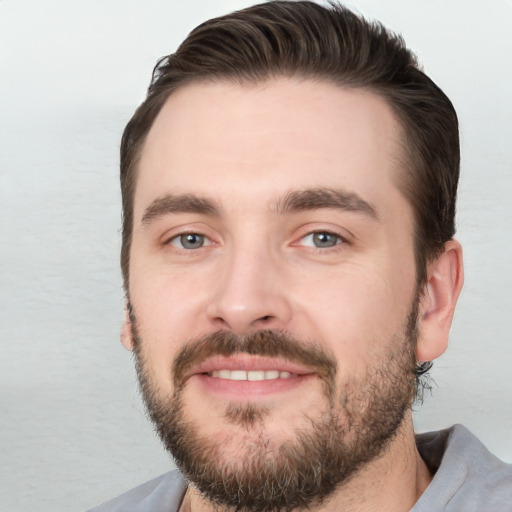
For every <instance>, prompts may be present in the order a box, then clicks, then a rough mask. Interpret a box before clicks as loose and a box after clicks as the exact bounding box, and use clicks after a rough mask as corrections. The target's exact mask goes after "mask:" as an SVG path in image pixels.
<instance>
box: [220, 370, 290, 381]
mask: <svg viewBox="0 0 512 512" xmlns="http://www.w3.org/2000/svg"><path fill="white" fill-rule="evenodd" d="M210 375H211V376H212V377H216V378H219V379H229V380H270V379H288V378H290V377H291V376H292V374H291V373H290V372H280V371H278V370H268V371H263V370H256V371H249V372H246V371H245V370H214V371H212V372H211V373H210Z"/></svg>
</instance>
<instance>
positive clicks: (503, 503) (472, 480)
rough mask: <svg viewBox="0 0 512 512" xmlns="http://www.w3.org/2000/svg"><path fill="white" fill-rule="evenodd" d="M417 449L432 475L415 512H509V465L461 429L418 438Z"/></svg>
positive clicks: (511, 510)
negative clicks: (482, 511) (484, 511)
mask: <svg viewBox="0 0 512 512" xmlns="http://www.w3.org/2000/svg"><path fill="white" fill-rule="evenodd" d="M417 445H418V450H419V451H420V453H421V456H422V457H423V459H424V460H425V462H426V463H427V465H428V466H429V467H430V468H431V469H432V470H433V472H435V475H434V478H433V480H432V482H431V484H430V485H429V487H428V488H427V490H426V491H425V493H424V494H423V496H422V497H421V498H420V500H419V501H418V503H417V505H416V507H414V509H413V511H414V512H423V511H426V510H428V511H429V512H432V511H438V510H439V511H446V512H451V511H454V512H455V511H460V510H464V511H465V512H473V511H474V512H477V511H481V510H486V511H487V512H512V465H511V464H506V463H505V462H503V461H501V460H500V459H498V458H497V457H495V456H494V455H493V454H492V453H490V452H489V450H487V448H486V447H485V446H484V445H483V444H482V443H481V442H480V441H479V440H478V439H477V438H476V437H475V436H474V435H473V434H471V432H469V430H467V429H466V428H464V427H463V426H462V425H455V426H453V427H451V428H449V429H446V430H442V431H439V432H429V433H427V434H420V435H418V436H417Z"/></svg>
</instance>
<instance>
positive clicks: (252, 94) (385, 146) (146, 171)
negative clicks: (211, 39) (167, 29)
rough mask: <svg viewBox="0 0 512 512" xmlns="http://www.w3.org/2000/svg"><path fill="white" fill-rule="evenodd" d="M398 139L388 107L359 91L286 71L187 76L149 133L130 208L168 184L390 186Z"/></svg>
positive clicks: (270, 191)
mask: <svg viewBox="0 0 512 512" xmlns="http://www.w3.org/2000/svg"><path fill="white" fill-rule="evenodd" d="M401 139H402V134H401V128H400V125H399V123H398V122H397V120H396V118H395V116H394V114H393V112H392V110H391V108H390V107H389V106H388V104H387V103H386V102H385V101H384V100H383V99H382V98H381V97H380V96H378V95H377V94H375V93H373V92H370V91H367V90H363V89H356V88H353V89H349V88H342V87H339V86H336V85H332V84H328V83H325V82H317V81H312V80H298V79H288V78H281V79H276V80H269V81H266V82H263V83H258V84H249V85H240V84H237V83H232V82H227V81H219V82H206V83H203V82H199V83H193V84H190V85H187V86H184V87H182V88H180V89H178V90H177V91H175V92H174V93H173V94H172V95H171V96H170V97H169V99H168V100H167V102H166V103H165V105H164V107H163V108H162V110H161V112H160V113H159V115H158V116H157V118H156V120H155V122H154V124H153V126H152V128H151V130H150V132H149V134H148V137H147V139H146V143H145V145H144V148H143V151H142V155H141V158H140V164H139V175H138V179H137V186H136V194H135V215H136V218H137V210H139V213H140V212H141V211H142V210H141V209H143V208H144V205H147V204H148V203H149V202H151V201H153V200H154V199H155V198H156V197H158V196H159V195H165V194H167V193H178V194H180V193H195V194H198V195H201V196H212V195H213V196H215V195H218V196H219V199H220V200H221V201H222V200H223V199H227V198H228V197H231V200H235V199H236V197H239V196H240V194H241V192H245V193H247V192H248V191H251V195H252V196H256V195H258V194H262V195H261V196H260V197H264V196H266V197H268V198H269V200H270V199H271V198H272V197H273V196H276V197H278V196H279V194H280V193H282V192H283V191H285V190H286V191H289V190H293V189H294V188H299V189H300V188H306V189H307V188H313V187H330V188H343V189H346V190H348V191H351V192H352V191H353V192H356V193H357V194H359V195H362V196H365V195H366V196H368V197H369V199H371V198H372V197H373V199H378V196H379V195H383V194H384V193H385V188H386V189H388V188H389V187H392V188H393V189H396V186H395V185H394V180H395V179H396V177H397V173H398V168H399V162H400V160H401V155H402V149H401ZM388 192H389V191H388ZM395 192H397V190H395Z"/></svg>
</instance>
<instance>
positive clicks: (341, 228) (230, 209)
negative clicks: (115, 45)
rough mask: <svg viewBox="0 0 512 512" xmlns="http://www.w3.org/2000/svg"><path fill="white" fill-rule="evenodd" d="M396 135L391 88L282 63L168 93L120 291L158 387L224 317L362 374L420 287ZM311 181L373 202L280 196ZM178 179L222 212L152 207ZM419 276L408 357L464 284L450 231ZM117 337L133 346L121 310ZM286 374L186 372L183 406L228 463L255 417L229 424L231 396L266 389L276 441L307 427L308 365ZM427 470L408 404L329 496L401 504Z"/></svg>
mask: <svg viewBox="0 0 512 512" xmlns="http://www.w3.org/2000/svg"><path fill="white" fill-rule="evenodd" d="M401 138H402V133H401V127H400V125H399V123H398V122H397V120H396V118H395V116H394V115H393V113H392V111H391V109H390V108H389V107H388V105H387V104H386V103H385V101H383V100H382V99H381V98H380V97H379V96H377V95H375V94H374V93H371V92H368V91H364V90H359V89H355V90H354V89H351V90H349V89H343V88H340V87H337V86H334V85H330V84H326V83H323V82H313V81H309V80H303V81H299V80H292V79H285V78H281V79H276V80H272V81H268V82H265V83H262V84H257V85H243V86H241V85H237V84H233V83H229V82H214V83H210V82H209V83H196V84H191V85H187V86H185V87H183V88H181V89H179V90H178V91H176V92H175V93H173V95H172V96H171V97H170V98H169V100H168V101H167V103H166V104H165V106H164V107H163V109H162V111H161V113H160V114H159V116H158V117H157V119H156V121H155V123H154V125H153V127H152V128H151V131H150V133H149V135H148V138H147V141H146V144H145V146H144V148H143V153H142V156H141V160H140V167H139V176H138V179H137V183H136V190H135V198H134V199H135V201H134V229H133V242H132V247H131V258H130V289H129V297H130V301H131V304H132V305H133V308H134V311H135V313H136V317H137V328H138V331H139V334H140V335H141V338H142V339H143V340H144V347H143V350H144V357H145V358H146V360H147V361H148V363H149V365H150V367H151V372H152V379H153V380H154V382H155V383H156V384H157V386H158V388H159V391H160V392H161V393H162V394H163V395H168V396H170V395H172V393H173V380H172V372H171V368H172V362H173V358H174V356H175V354H176V353H177V352H178V351H179V349H180V348H182V347H183V346H184V345H185V344H187V343H188V342H189V341H190V340H191V339H194V338H196V337H199V336H202V335H205V334H207V333H211V332H215V331H218V330H229V331H232V332H234V333H237V334H246V333H249V332H253V331H256V330H259V329H279V330H283V331H286V332H289V333H291V334H293V335H294V336H296V337H297V338H299V339H300V340H303V341H304V342H305V343H308V342H310V343H316V344H319V345H321V346H322V347H323V348H325V349H326V350H327V351H328V352H329V353H330V354H332V355H333V356H334V358H335V360H336V361H337V364H338V385H339V386H340V389H350V386H357V385H358V384H359V383H362V382H364V381H365V377H366V376H367V372H368V369H369V368H374V367H375V366H376V364H377V362H378V361H379V359H381V358H383V357H384V356H385V354H387V353H389V352H390V351H392V350H393V349H394V348H396V347H395V346H394V344H397V343H399V342H400V335H401V334H402V333H403V331H404V322H405V319H406V317H407V314H408V313H409V311H410V307H411V303H412V301H413V299H414V296H415V291H416V290H415V275H416V269H415V263H414V261H415V260H414V253H413V228H414V225H413V216H412V209H411V206H410V205H409V203H408V202H407V200H406V199H405V198H404V197H403V196H402V194H401V193H400V191H399V190H398V188H397V186H396V183H397V180H399V178H400V162H401V161H402V153H401V151H402V150H401V149H400V141H401ZM308 189H315V190H316V189H329V190H333V189H334V190H336V191H343V192H344V193H349V194H352V195H356V196H357V197H358V198H359V199H360V200H362V201H364V203H365V204H367V205H370V206H371V209H372V210H373V213H370V212H369V211H367V210H357V211H347V210H346V209H341V208H332V207H318V208H313V209H300V210H289V209H283V208H282V207H281V206H282V203H283V198H284V197H285V196H286V194H289V193H290V192H294V191H304V190H308ZM183 194H188V195H190V194H192V195H194V196H197V197H200V198H202V199H206V200H208V201H209V202H210V203H211V204H212V205H214V206H215V207H216V210H217V211H216V212H215V213H212V212H211V211H198V210H197V209H194V208H189V207H188V208H187V210H190V211H179V212H176V211H174V212H172V211H165V208H163V209H162V208H161V209H160V210H159V211H157V209H155V208H153V210H151V206H152V205H153V207H154V206H155V204H156V203H155V201H157V200H159V199H162V198H164V197H167V196H171V195H172V196H173V197H176V196H180V195H183ZM167 210H168V209H167ZM148 211H149V212H151V214H150V215H148ZM325 232H327V233H331V234H332V235H331V238H330V240H333V241H334V243H335V245H333V246H332V247H315V243H314V242H315V240H314V238H313V235H312V234H313V233H325ZM190 233H197V234H200V235H202V236H204V237H205V238H204V240H205V244H204V245H203V246H202V247H198V248H195V249H186V248H184V247H183V245H182V241H183V239H182V238H180V236H182V235H185V234H190ZM428 276H429V280H428V283H427V286H426V288H425V290H424V292H425V293H424V294H423V298H422V301H421V304H420V312H419V332H420V337H419V341H418V344H417V347H416V354H417V358H418V360H431V359H434V358H436V357H438V356H439V355H441V354H442V353H443V352H444V350H445V348H446V344H447V340H448V332H449V328H450V324H451V319H452V315H453V309H454V307H455V303H456V300H457V297H458V294H459V292H460V289H461V286H462V254H461V249H460V245H459V244H458V243H457V242H456V241H453V240H452V241H450V242H448V243H447V244H446V247H445V251H444V252H443V254H441V256H440V257H439V258H438V259H437V260H435V261H434V262H431V263H430V264H429V268H428ZM122 339H123V343H124V345H125V346H126V347H127V348H129V349H131V348H132V341H133V340H132V336H131V333H130V326H129V321H128V320H127V321H126V323H125V329H124V330H123V337H122ZM281 363H282V365H283V367H284V366H285V363H283V362H280V361H277V362H276V361H271V362H269V361H266V362H265V361H264V362H262V361H258V360H257V358H250V357H249V358H244V360H243V361H242V360H238V361H234V362H233V361H231V362H229V363H227V362H226V361H220V362H217V363H215V362H214V363H212V364H213V366H215V364H216V365H217V366H216V368H219V369H220V368H222V367H225V366H226V365H227V364H233V366H234V367H236V366H237V365H238V366H244V368H245V367H246V368H247V369H264V368H262V366H263V367H265V365H267V366H271V365H274V366H278V367H279V365H280V364H281ZM223 365H224V366H223ZM272 369H274V367H272ZM307 370H308V369H307V368H302V369H300V371H298V373H301V372H305V373H307ZM282 384H283V383H280V384H279V385H277V384H276V382H275V381H274V382H273V383H272V381H264V383H261V382H260V383H258V384H257V385H256V384H254V385H251V384H247V383H245V384H240V383H237V382H233V381H229V380H226V381H224V382H221V383H220V385H219V379H217V380H216V382H213V379H206V378H204V376H200V375H192V376H191V377H190V379H189V380H188V383H187V387H186V389H185V391H184V407H185V412H186V414H187V416H188V418H189V419H190V420H191V421H194V422H196V424H198V425H200V426H201V429H202V432H203V433H204V434H205V435H208V436H211V437H212V438H213V439H216V440H218V442H219V443H224V445H225V451H224V452H223V457H224V461H227V462H231V463H233V464H236V461H237V460H240V458H241V457H243V454H242V455H241V451H242V452H243V447H244V446H248V445H249V444H250V442H251V440H254V439H255V436H257V435H258V432H257V430H251V429H250V428H249V429H248V428H243V427H241V426H240V425H234V424H231V423H229V422H228V421H227V420H226V418H225V416H224V412H225V409H226V406H227V405H228V404H242V405H243V404H247V403H253V404H256V405H261V406H264V407H265V408H266V411H267V413H266V414H265V417H264V425H263V428H264V430H265V434H266V435H267V436H268V437H269V438H270V439H272V441H273V442H274V443H275V445H276V446H277V445H279V444H280V443H282V442H285V441H286V440H288V439H289V436H290V435H292V434H290V432H292V431H293V429H295V428H300V427H301V426H305V425H306V420H305V418H306V417H307V415H312V416H314V415H315V414H319V411H320V409H319V406H318V402H319V400H321V399H323V394H322V388H321V382H320V381H319V379H317V378H315V375H314V374H309V375H307V378H301V379H299V381H294V382H293V383H292V384H290V385H288V384H286V383H285V385H284V386H283V385H282ZM205 418H207V419H208V421H205ZM341 420H342V421H343V418H341ZM430 479H431V475H430V474H429V472H428V470H427V468H426V466H425V465H424V463H423V461H422V460H421V458H420V456H419V454H418V452H417V450H416V447H415V443H414V432H413V426H412V420H411V415H410V414H408V415H407V416H406V418H405V420H404V422H403V423H402V425H401V426H400V429H399V432H398V435H397V436H396V437H395V438H394V439H393V440H392V442H391V443H390V445H389V447H388V449H387V450H386V451H385V452H384V454H383V456H382V457H381V458H379V459H378V460H376V461H374V462H372V463H370V464H368V465H367V466H366V467H364V468H363V469H362V470H361V471H360V472H359V473H358V474H357V475H356V476H355V478H353V479H351V480H350V481H349V482H348V484H346V485H344V486H343V488H342V489H340V490H339V492H338V493H337V494H335V495H334V496H332V498H331V499H330V500H329V501H328V502H326V503H325V504H324V508H323V509H322V510H340V509H344V510H345V509H346V510H366V511H369V510H380V511H383V510H393V511H395V512H396V511H400V510H404V511H406V510H409V509H410V508H411V507H412V505H413V504H414V503H415V501H416V500H417V499H418V497H419V496H420V495H421V493H422V492H423V491H424V489H425V488H426V486H427V485H428V483H429V481H430ZM362 496H363V497H364V498H363V499H362V498H361V497H362ZM188 499H190V501H189V502H188V505H189V506H190V508H191V510H193V511H195V512H196V511H200V510H210V508H211V507H210V506H209V504H208V502H207V501H204V500H202V499H200V497H199V496H198V495H197V494H195V493H194V492H190V493H188ZM343 507H344V508H343Z"/></svg>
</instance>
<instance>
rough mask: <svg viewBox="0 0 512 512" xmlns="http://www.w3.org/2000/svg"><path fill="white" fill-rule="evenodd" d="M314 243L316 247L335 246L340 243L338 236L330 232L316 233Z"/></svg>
mask: <svg viewBox="0 0 512 512" xmlns="http://www.w3.org/2000/svg"><path fill="white" fill-rule="evenodd" d="M313 243H314V244H315V246H316V247H334V246H335V245H336V244H337V243H338V238H337V237H336V236H335V235H331V234H330V233H315V234H314V235H313Z"/></svg>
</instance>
